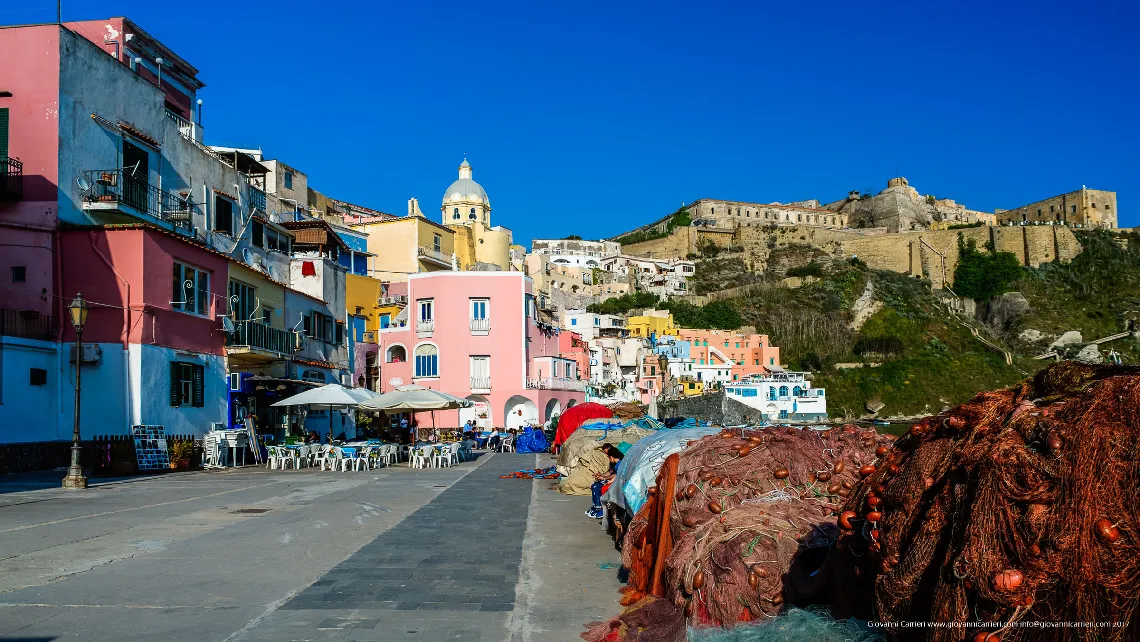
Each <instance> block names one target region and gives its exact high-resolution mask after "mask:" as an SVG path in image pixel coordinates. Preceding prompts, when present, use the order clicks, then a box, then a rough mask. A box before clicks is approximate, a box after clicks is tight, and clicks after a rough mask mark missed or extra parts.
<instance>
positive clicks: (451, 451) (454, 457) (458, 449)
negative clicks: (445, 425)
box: [447, 441, 463, 466]
mask: <svg viewBox="0 0 1140 642" xmlns="http://www.w3.org/2000/svg"><path fill="white" fill-rule="evenodd" d="M462 452H463V443H462V442H458V441H457V442H455V443H454V444H451V445H450V446H449V447H448V448H447V454H448V458H449V462H448V465H449V466H450V465H452V464H458V463H459V462H461V461H463V457H462V456H461V453H462Z"/></svg>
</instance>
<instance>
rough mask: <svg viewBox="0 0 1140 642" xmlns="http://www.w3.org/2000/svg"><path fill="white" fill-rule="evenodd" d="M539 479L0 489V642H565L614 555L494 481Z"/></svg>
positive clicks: (573, 507)
mask: <svg viewBox="0 0 1140 642" xmlns="http://www.w3.org/2000/svg"><path fill="white" fill-rule="evenodd" d="M540 457H541V456H540ZM536 463H537V464H538V465H546V464H547V462H546V461H545V460H544V459H539V460H537V462H536V457H535V456H534V455H517V454H494V455H486V454H485V455H482V456H481V457H479V459H478V460H477V461H474V462H466V463H464V464H462V465H460V466H457V467H455V468H452V469H428V470H411V469H407V468H403V467H399V468H394V469H384V470H378V471H371V472H347V473H342V472H337V473H333V472H323V473H322V472H319V471H313V470H301V471H266V470H263V469H243V470H233V471H225V472H191V473H175V474H170V475H164V476H160V477H136V478H129V479H124V480H115V481H106V482H101V483H100V482H99V481H98V480H93V481H95V482H96V483H95V485H93V487H92V488H91V489H89V490H88V491H86V492H83V491H72V492H65V491H63V490H61V489H57V488H56V487H55V486H56V483H57V482H56V480H55V477H57V476H59V474H57V473H48V474H42V475H30V476H29V475H23V476H9V477H6V478H0V640H57V639H58V640H108V639H118V640H144V639H146V640H156V639H163V640H538V639H542V640H576V639H579V638H578V633H579V632H581V630H582V627H581V625H582V624H583V623H585V622H587V621H590V620H594V619H600V618H601V617H603V616H605V615H607V614H611V613H613V612H616V611H617V609H618V608H619V607H618V604H617V598H618V596H617V594H616V592H615V591H616V589H617V588H618V586H619V585H618V582H617V579H616V576H615V573H616V569H602V568H599V565H602V564H605V563H607V562H608V563H611V564H613V563H616V562H618V561H619V554H618V552H617V551H616V550H614V548H613V546H612V544H611V543H610V542H609V540H608V539H606V538H605V537H604V536H603V534H602V533H601V531H600V530H599V529H598V527H597V522H595V521H592V520H587V519H586V518H584V517H583V516H582V511H583V510H585V508H586V507H587V506H588V504H589V500H588V498H584V497H565V496H562V495H559V494H558V493H556V492H554V491H550V490H547V487H548V486H549V484H550V483H551V482H549V481H547V480H538V481H530V480H517V479H499V475H500V474H502V473H504V472H508V471H513V470H516V469H519V468H524V467H525V468H531V467H534V466H535V465H536Z"/></svg>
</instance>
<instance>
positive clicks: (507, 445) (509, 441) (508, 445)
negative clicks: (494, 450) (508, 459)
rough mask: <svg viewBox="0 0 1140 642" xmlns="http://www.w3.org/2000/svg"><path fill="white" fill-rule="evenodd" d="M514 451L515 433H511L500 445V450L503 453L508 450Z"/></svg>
mask: <svg viewBox="0 0 1140 642" xmlns="http://www.w3.org/2000/svg"><path fill="white" fill-rule="evenodd" d="M514 451H515V438H514V435H509V436H507V437H504V438H503V443H502V444H501V445H500V446H499V452H501V453H507V452H511V453H513V452H514Z"/></svg>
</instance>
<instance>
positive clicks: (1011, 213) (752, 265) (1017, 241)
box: [610, 177, 1118, 288]
mask: <svg viewBox="0 0 1140 642" xmlns="http://www.w3.org/2000/svg"><path fill="white" fill-rule="evenodd" d="M682 210H683V211H684V212H686V213H687V214H688V218H689V224H687V225H678V224H677V223H678V216H677V215H678V214H679V213H680V212H674V213H671V214H669V215H668V216H665V217H663V218H661V219H658V220H656V221H653V222H652V223H649V224H647V225H643V226H641V227H639V228H637V229H634V230H631V231H629V232H626V233H624V234H621V235H619V236H616V237H614V238H612V239H610V240H611V241H617V242H620V243H622V246H621V248H622V249H621V251H622V253H623V254H625V255H628V256H640V257H647V258H652V259H656V260H667V259H679V258H682V257H686V256H689V255H693V254H696V253H699V252H700V249H701V247H703V246H705V245H707V244H708V243H713V244H716V245H717V246H720V247H722V248H736V249H737V250H739V251H741V252H742V256H741V259H742V260H743V261H744V262H745V263H746V264H747V266H748V267H749V269H752V270H762V269H764V268H765V267H766V266H767V262H768V258H769V256H770V255H771V252H772V250H774V249H777V248H779V247H783V246H788V245H795V244H807V245H812V246H815V247H818V248H821V249H824V250H826V251H828V252H831V253H832V254H834V255H836V256H844V257H851V256H857V257H859V258H860V259H862V260H863V261H864V262H866V263H867V264H868V265H869V266H870V267H872V268H875V269H883V270H891V271H895V272H901V273H904V274H912V275H916V276H924V277H926V278H929V279H930V280H931V282H932V285H933V286H934V287H936V288H942V287H946V286H949V285H952V283H953V273H954V267H955V266H956V265H957V259H958V248H957V241H958V236H959V234H961V235H963V236H966V237H968V238H973V239H974V241H975V242H976V243H977V245H978V246H979V247H981V246H983V245H984V244H986V243H987V242H990V243H992V244H993V246H994V247H995V248H996V249H998V250H1000V251H1008V252H1012V253H1013V254H1014V255H1016V256H1017V258H1018V260H1019V261H1021V262H1022V264H1023V265H1026V266H1032V267H1036V266H1038V265H1040V264H1041V263H1048V262H1052V261H1060V262H1066V261H1069V260H1071V259H1072V258H1073V257H1074V256H1076V255H1077V254H1078V253H1079V252H1080V249H1081V247H1080V243H1079V242H1078V241H1077V240H1076V237H1074V236H1073V233H1072V230H1073V229H1116V228H1117V221H1118V212H1117V208H1116V192H1110V191H1104V190H1094V189H1088V188H1086V187H1083V186H1082V187H1081V188H1080V189H1079V190H1075V191H1072V192H1067V193H1064V194H1059V195H1057V196H1053V197H1050V198H1046V199H1043V200H1040V201H1037V202H1034V203H1029V204H1027V205H1022V206H1020V207H1015V208H1012V209H1007V210H1002V209H999V210H996V211H994V212H993V213H990V212H981V211H977V210H971V209H968V208H966V207H964V206H962V205H960V204H958V203H956V202H954V201H953V200H950V199H938V198H935V197H934V196H924V195H922V194H920V193H919V192H918V190H916V189H915V188H913V187H911V185H910V183H909V182H908V181H907V179H905V178H903V177H896V178H892V179H890V180H889V181H888V182H887V187H886V189H884V190H883V191H881V192H879V193H878V194H874V195H870V194H860V193H859V192H850V193H848V195H847V197H846V198H844V199H842V200H839V201H835V202H833V203H827V204H822V203H820V202H819V201H818V200H814V199H813V200H807V201H797V202H794V203H768V204H764V203H747V202H740V201H727V200H718V199H707V198H702V199H699V200H697V201H694V202H692V203H689V204H688V205H686V206H684V207H683V208H682ZM682 220H683V219H682Z"/></svg>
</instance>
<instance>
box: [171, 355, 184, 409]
mask: <svg viewBox="0 0 1140 642" xmlns="http://www.w3.org/2000/svg"><path fill="white" fill-rule="evenodd" d="M181 369H182V364H181V363H179V362H177V361H171V362H170V405H172V406H181V405H182V403H181V402H182V394H181V389H182V386H181V385H180V383H181V377H179V376H178V375H179V374H180V371H181Z"/></svg>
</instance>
